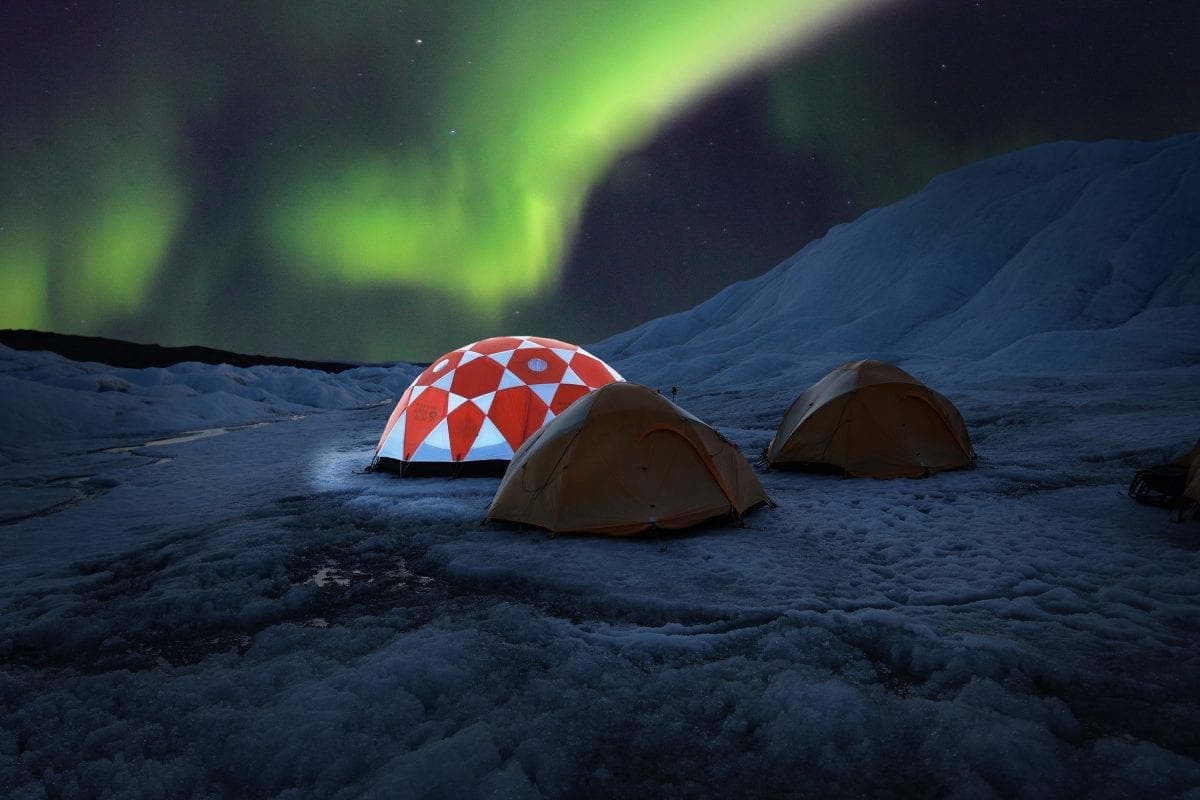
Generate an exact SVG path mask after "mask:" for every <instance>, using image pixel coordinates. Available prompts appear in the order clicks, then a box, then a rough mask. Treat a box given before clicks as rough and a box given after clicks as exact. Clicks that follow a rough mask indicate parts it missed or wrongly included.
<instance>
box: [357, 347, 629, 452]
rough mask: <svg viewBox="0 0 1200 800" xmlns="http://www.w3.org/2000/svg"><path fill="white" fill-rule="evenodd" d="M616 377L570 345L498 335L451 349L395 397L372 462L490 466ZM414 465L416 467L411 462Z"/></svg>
mask: <svg viewBox="0 0 1200 800" xmlns="http://www.w3.org/2000/svg"><path fill="white" fill-rule="evenodd" d="M619 380H622V378H621V376H620V375H619V374H618V373H617V372H616V370H614V369H612V368H611V367H609V366H608V365H607V364H605V363H604V362H603V361H601V360H600V359H598V358H596V357H595V356H594V355H592V354H591V353H589V352H587V351H586V350H584V349H583V348H582V347H579V346H578V345H574V344H567V343H566V342H561V341H559V340H557V339H549V338H546V337H541V336H498V337H493V338H490V339H484V340H482V341H478V342H473V343H472V344H469V345H466V346H465V347H460V348H458V349H457V350H453V351H451V352H449V353H447V354H446V355H444V356H442V357H441V358H439V359H437V360H436V361H434V362H433V363H432V364H430V365H429V367H427V368H426V369H425V371H424V372H422V373H421V374H420V375H418V376H417V379H416V380H414V381H413V382H412V385H410V386H409V387H408V388H407V389H406V390H405V391H404V394H403V395H402V396H401V397H400V401H399V402H398V403H397V404H396V408H395V409H394V410H393V411H392V415H391V417H390V418H389V419H388V423H387V426H386V427H385V428H384V430H383V435H382V436H381V437H380V439H379V444H378V445H377V446H376V448H375V458H376V461H375V468H377V469H380V468H382V469H388V470H394V471H400V472H408V471H410V470H411V469H413V468H414V467H417V465H425V466H426V467H430V466H432V467H437V466H439V465H440V466H442V467H449V466H451V465H461V464H463V463H464V462H467V463H473V464H475V465H480V466H484V465H491V467H492V468H493V469H495V468H496V466H497V465H499V470H498V471H503V464H504V463H505V462H507V461H509V460H511V459H512V457H513V453H514V452H516V450H517V448H519V447H520V446H521V445H522V443H524V441H525V440H526V439H528V438H529V436H530V435H531V434H532V433H534V432H535V431H537V430H538V429H539V428H541V427H542V425H544V424H545V423H546V422H548V421H549V420H551V419H553V418H554V417H555V416H556V415H557V414H561V413H562V412H563V411H564V410H565V409H566V408H567V406H569V405H571V403H573V402H575V401H576V400H578V399H579V398H580V397H583V396H584V395H585V394H587V393H588V392H590V391H591V390H593V389H597V388H599V387H601V386H604V385H605V384H607V383H612V382H613V381H619ZM417 468H418V469H419V468H420V467H417Z"/></svg>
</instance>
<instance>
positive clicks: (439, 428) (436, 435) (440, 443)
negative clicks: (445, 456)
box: [417, 419, 450, 453]
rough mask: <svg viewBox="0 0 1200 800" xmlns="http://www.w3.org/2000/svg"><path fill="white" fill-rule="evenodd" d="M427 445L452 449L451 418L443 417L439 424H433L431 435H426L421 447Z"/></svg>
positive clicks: (418, 449) (418, 450)
mask: <svg viewBox="0 0 1200 800" xmlns="http://www.w3.org/2000/svg"><path fill="white" fill-rule="evenodd" d="M425 445H429V446H431V447H437V448H439V449H441V450H449V449H450V422H449V420H446V419H443V420H442V421H441V422H439V423H438V424H437V425H435V426H433V430H431V431H430V432H429V435H428V436H426V437H425V441H423V442H421V447H424V446H425ZM417 452H418V453H419V452H420V448H417Z"/></svg>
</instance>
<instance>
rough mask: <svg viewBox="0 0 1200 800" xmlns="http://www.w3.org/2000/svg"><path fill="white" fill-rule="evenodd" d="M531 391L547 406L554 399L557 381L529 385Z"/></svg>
mask: <svg viewBox="0 0 1200 800" xmlns="http://www.w3.org/2000/svg"><path fill="white" fill-rule="evenodd" d="M529 388H530V389H532V390H533V393H534V394H536V395H537V396H538V397H540V398H542V402H543V403H545V404H546V405H547V406H549V405H550V403H551V402H553V400H554V395H555V394H556V393H557V392H558V384H557V383H539V384H537V385H535V386H530V387H529Z"/></svg>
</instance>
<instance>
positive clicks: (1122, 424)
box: [0, 136, 1200, 800]
mask: <svg viewBox="0 0 1200 800" xmlns="http://www.w3.org/2000/svg"><path fill="white" fill-rule="evenodd" d="M1198 163H1200V155H1198V153H1197V138H1196V137H1194V136H1193V137H1181V138H1178V139H1174V140H1171V141H1168V142H1161V143H1155V144H1142V143H1101V144H1093V145H1083V144H1059V145H1052V146H1049V147H1044V148H1036V149H1034V150H1031V151H1025V152H1022V153H1016V154H1013V155H1011V156H1007V157H1004V158H1000V159H995V160H992V161H989V162H984V163H983V164H980V165H977V166H975V167H972V168H968V169H967V170H964V171H960V172H958V173H953V174H951V175H948V176H945V177H943V178H941V179H939V180H937V181H935V182H934V183H933V184H931V186H930V187H929V188H928V189H927V190H925V191H924V192H922V193H919V194H918V195H916V196H914V197H913V198H910V199H909V200H907V201H905V202H903V203H900V204H897V205H896V206H892V207H889V208H886V209H880V210H878V211H875V212H872V213H870V214H868V215H866V216H864V217H863V218H862V219H861V220H859V221H857V222H855V223H851V224H849V225H846V226H843V227H840V228H838V229H835V230H834V231H832V232H830V234H829V236H827V237H826V238H825V239H823V240H822V241H820V242H817V243H814V244H813V245H811V246H809V247H808V248H806V249H805V250H804V251H802V252H801V253H800V254H798V255H797V256H796V258H794V259H792V260H790V261H789V262H786V263H785V264H783V265H781V266H780V267H779V268H777V269H776V270H774V271H772V272H771V273H769V274H768V275H766V276H764V277H763V278H760V279H759V280H758V281H751V282H748V283H744V284H740V285H738V286H734V287H731V288H730V289H729V290H727V291H725V292H723V293H721V294H720V295H718V296H717V297H715V298H713V299H712V300H711V301H709V302H708V303H705V304H703V305H702V306H700V307H699V308H697V309H695V310H693V311H692V312H688V313H684V314H680V315H676V316H674V317H670V318H666V319H663V320H657V321H655V322H652V323H650V324H648V325H646V326H643V327H642V328H639V329H637V330H634V331H631V332H629V333H627V334H623V335H621V336H617V337H614V338H613V339H611V340H609V341H607V342H605V343H602V344H601V345H600V346H598V347H589V350H593V352H597V351H599V352H600V353H601V354H603V355H604V356H605V357H607V358H610V359H612V361H613V364H614V366H616V367H617V368H618V369H619V370H620V371H621V372H622V373H623V374H624V375H625V376H626V377H627V378H629V379H631V380H636V381H639V382H642V383H646V384H649V385H652V386H658V387H659V388H662V389H663V390H664V391H665V390H668V389H669V388H670V387H671V386H677V387H678V390H679V392H678V402H679V404H680V405H682V406H684V407H685V408H687V409H688V410H689V411H691V412H692V413H695V414H696V415H698V416H700V417H701V418H703V419H705V420H706V421H707V422H709V423H710V424H713V425H714V426H716V427H717V428H718V429H720V430H721V431H722V432H723V433H725V434H726V435H727V436H729V437H731V438H732V439H733V440H734V441H735V442H736V443H737V444H738V445H739V446H740V447H741V448H742V450H743V451H744V452H746V453H747V454H749V455H750V456H751V457H753V456H754V454H755V453H756V452H757V451H758V450H760V449H761V448H762V447H763V446H765V445H766V443H767V441H769V439H770V437H771V435H772V433H773V432H774V425H775V424H776V423H777V422H778V419H779V417H780V415H781V414H782V412H783V410H784V409H786V407H787V405H788V404H789V403H790V402H791V400H792V399H793V398H794V396H795V394H796V393H798V392H799V391H800V390H801V389H802V388H804V386H806V385H807V383H808V382H811V380H815V379H816V378H817V377H819V376H820V375H821V374H823V373H824V371H825V370H827V369H828V368H830V367H832V366H834V365H836V364H837V363H839V362H840V361H843V360H846V359H849V358H858V357H862V356H867V355H873V356H877V357H885V358H888V357H890V358H894V359H897V360H900V361H901V363H902V364H903V365H904V366H905V367H906V368H909V369H910V370H911V371H913V372H914V373H915V374H917V375H918V377H922V378H925V379H926V380H928V381H929V382H930V383H932V384H933V385H934V386H935V388H937V389H939V390H940V391H942V392H943V393H944V394H946V395H947V396H949V397H950V398H951V399H952V400H953V401H954V402H955V403H956V404H958V406H959V408H960V409H961V410H962V411H963V413H964V416H965V418H966V421H967V424H968V426H969V428H970V430H971V434H972V437H973V439H974V442H975V445H976V449H977V450H978V451H979V452H980V454H981V456H980V459H979V462H978V465H977V467H976V468H975V469H973V470H967V471H956V472H950V473H945V474H941V475H937V476H934V477H932V478H929V479H923V480H900V481H886V482H881V481H869V480H840V479H838V478H836V477H832V476H827V475H826V476H822V475H803V474H795V473H778V472H765V473H762V474H761V477H762V479H763V482H764V485H765V486H766V488H767V490H768V492H769V493H770V494H771V495H772V497H773V498H774V499H775V501H776V502H777V503H778V507H777V508H774V509H762V510H760V511H757V512H754V513H752V514H751V515H749V516H748V517H747V527H746V528H738V527H736V526H734V525H732V524H727V523H723V522H716V523H713V524H711V525H706V526H703V527H700V528H697V529H695V530H692V531H689V532H686V533H685V534H683V535H672V536H662V537H649V538H642V539H635V540H629V541H622V540H612V539H604V538H587V537H580V538H575V537H558V538H553V539H551V538H548V537H546V536H545V535H544V533H542V532H539V531H536V530H529V529H524V530H522V529H514V528H512V527H508V526H502V525H486V526H485V525H481V524H480V519H481V517H482V515H483V513H484V511H485V509H486V507H487V504H488V502H489V501H490V499H491V496H492V493H493V492H494V491H495V488H496V485H497V483H498V481H497V480H494V479H462V480H438V479H425V480H414V479H400V478H396V477H394V476H390V475H381V474H368V473H365V472H364V471H363V469H364V467H365V466H366V465H367V463H369V461H370V457H371V452H372V448H373V446H374V444H375V442H376V440H377V439H378V436H379V433H380V432H381V430H382V428H383V425H384V423H385V422H386V419H387V417H388V414H389V412H390V400H391V399H392V398H394V396H395V395H397V394H398V393H399V392H400V391H401V390H402V389H403V387H404V386H405V385H407V383H408V381H409V380H411V378H412V377H414V375H415V373H416V368H382V367H362V368H360V369H357V370H351V371H349V372H346V373H341V374H339V375H327V374H325V373H318V372H309V371H305V370H291V369H287V368H276V367H271V368H258V367H256V368H252V369H235V368H231V367H206V366H199V365H194V364H192V365H179V366H176V367H171V368H168V369H161V370H122V369H115V368H111V367H106V366H104V365H102V364H76V363H73V362H69V361H65V360H63V359H61V358H58V357H56V356H53V355H50V354H45V353H28V352H16V351H12V350H7V349H4V348H0V384H2V385H0V412H2V413H0V795H3V796H5V797H13V798H47V797H56V798H57V797H64V798H75V797H87V798H108V797H111V798H160V797H187V798H229V797H254V798H287V799H288V800H295V798H309V797H314V798H315V797H320V798H363V797H372V798H373V797H381V798H383V797H387V798H391V797H413V798H475V797H479V798H483V797H506V798H568V797H569V798H613V797H658V798H685V797H686V798H695V797H714V798H716V797H747V798H749V797H872V798H902V797H913V796H921V797H949V798H1002V797H1004V798H1007V797H1018V798H1078V797H1095V798H1128V797H1155V798H1187V799H1188V800H1200V790H1198V788H1197V787H1200V724H1198V722H1200V681H1197V680H1196V677H1197V675H1200V599H1198V598H1200V523H1195V522H1192V523H1175V522H1172V521H1171V518H1170V515H1169V514H1167V513H1166V512H1164V511H1162V510H1161V509H1154V508H1147V507H1143V506H1139V505H1137V504H1136V503H1134V502H1133V501H1131V500H1130V499H1129V498H1127V497H1126V496H1125V487H1126V485H1127V484H1128V481H1129V478H1130V477H1131V475H1132V472H1133V470H1134V469H1135V468H1136V467H1138V466H1144V465H1147V464H1152V463H1157V462H1159V461H1162V460H1165V459H1166V458H1168V457H1170V456H1172V455H1175V454H1177V453H1178V452H1181V451H1182V450H1183V449H1186V448H1187V447H1188V446H1190V445H1191V444H1192V442H1193V441H1194V439H1195V437H1196V436H1198V435H1200V431H1197V425H1198V424H1200V422H1198V421H1200V363H1198V359H1197V358H1196V350H1195V346H1194V345H1193V344H1192V342H1194V341H1195V338H1196V332H1197V330H1200V328H1198V327H1197V326H1196V325H1195V322H1196V306H1197V303H1198V302H1200V299H1198V296H1197V295H1198V293H1197V284H1196V271H1197V264H1196V252H1197V242H1196V214H1197V209H1198V208H1200V203H1198V202H1197V181H1196V165H1197V164H1198ZM1135 175H1136V176H1139V177H1134V176H1135ZM1118 187H1124V188H1122V189H1120V191H1118ZM1106 209H1107V210H1106ZM1119 239H1121V240H1123V241H1124V242H1125V243H1124V244H1119V243H1118V241H1117V240H1119ZM1130 242H1137V245H1136V246H1134V245H1131V244H1130ZM1105 259H1107V260H1108V261H1107V262H1105ZM1108 262H1111V265H1109V264H1108ZM1118 274H1119V275H1121V276H1123V277H1121V278H1119V279H1117V278H1110V277H1109V276H1110V275H1118ZM947 287H950V288H947ZM522 332H523V331H522ZM547 333H551V334H552V333H553V332H547ZM1189 337H1190V338H1189ZM385 397H386V398H388V399H387V400H384V399H383V398H385Z"/></svg>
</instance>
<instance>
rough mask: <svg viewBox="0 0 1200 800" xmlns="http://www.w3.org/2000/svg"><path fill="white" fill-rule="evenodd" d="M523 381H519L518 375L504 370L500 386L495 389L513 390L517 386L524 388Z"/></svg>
mask: <svg viewBox="0 0 1200 800" xmlns="http://www.w3.org/2000/svg"><path fill="white" fill-rule="evenodd" d="M524 385H525V381H523V380H521V378H520V376H519V375H516V374H514V373H512V372H509V371H508V370H504V374H503V375H501V376H500V384H499V385H498V386H497V387H496V389H497V391H499V390H500V389H514V388H516V387H518V386H524Z"/></svg>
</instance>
